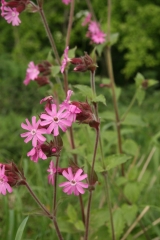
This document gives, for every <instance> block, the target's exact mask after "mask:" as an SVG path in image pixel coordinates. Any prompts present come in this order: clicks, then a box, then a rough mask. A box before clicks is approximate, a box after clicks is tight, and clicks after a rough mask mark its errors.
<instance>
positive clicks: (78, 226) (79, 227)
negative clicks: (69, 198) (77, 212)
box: [74, 220, 85, 232]
mask: <svg viewBox="0 0 160 240" xmlns="http://www.w3.org/2000/svg"><path fill="white" fill-rule="evenodd" d="M74 226H75V228H76V229H77V230H79V231H83V232H84V230H85V227H84V224H83V222H82V221H81V220H78V221H77V222H76V223H75V224H74Z"/></svg>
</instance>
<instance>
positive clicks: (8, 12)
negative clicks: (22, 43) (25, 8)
mask: <svg viewBox="0 0 160 240" xmlns="http://www.w3.org/2000/svg"><path fill="white" fill-rule="evenodd" d="M1 10H2V13H1V16H2V17H3V18H4V19H5V20H6V21H7V23H11V24H12V26H18V25H19V24H20V23H21V20H20V19H19V17H18V16H19V12H18V11H17V9H16V8H10V7H6V6H2V7H1Z"/></svg>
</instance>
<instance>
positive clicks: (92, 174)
mask: <svg viewBox="0 0 160 240" xmlns="http://www.w3.org/2000/svg"><path fill="white" fill-rule="evenodd" d="M98 140H99V129H97V130H96V140H95V146H94V153H93V160H92V167H91V175H90V179H89V183H90V185H93V182H94V181H93V176H94V164H95V159H96V153H97V147H98ZM92 191H93V189H92V188H91V189H90V191H89V199H88V207H87V216H86V223H85V225H86V231H85V235H84V240H87V239H88V233H89V220H90V210H91V201H92Z"/></svg>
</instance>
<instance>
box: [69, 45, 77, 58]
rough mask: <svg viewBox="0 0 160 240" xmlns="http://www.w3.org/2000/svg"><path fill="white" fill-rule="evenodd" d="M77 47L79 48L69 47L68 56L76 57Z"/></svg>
mask: <svg viewBox="0 0 160 240" xmlns="http://www.w3.org/2000/svg"><path fill="white" fill-rule="evenodd" d="M76 49H77V47H76V46H75V47H74V48H71V49H69V51H68V57H69V58H74V57H75V52H76Z"/></svg>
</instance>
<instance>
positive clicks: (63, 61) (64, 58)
mask: <svg viewBox="0 0 160 240" xmlns="http://www.w3.org/2000/svg"><path fill="white" fill-rule="evenodd" d="M68 50H69V47H68V46H67V47H66V49H65V50H64V54H63V60H62V65H61V73H63V72H64V69H65V68H66V66H67V63H68V62H69V61H70V58H68Z"/></svg>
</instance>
